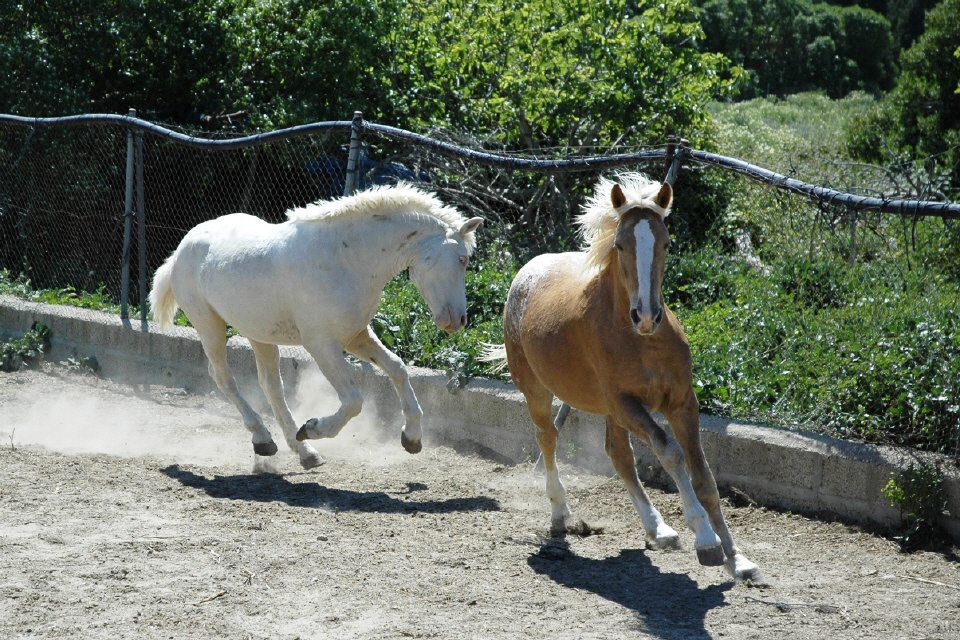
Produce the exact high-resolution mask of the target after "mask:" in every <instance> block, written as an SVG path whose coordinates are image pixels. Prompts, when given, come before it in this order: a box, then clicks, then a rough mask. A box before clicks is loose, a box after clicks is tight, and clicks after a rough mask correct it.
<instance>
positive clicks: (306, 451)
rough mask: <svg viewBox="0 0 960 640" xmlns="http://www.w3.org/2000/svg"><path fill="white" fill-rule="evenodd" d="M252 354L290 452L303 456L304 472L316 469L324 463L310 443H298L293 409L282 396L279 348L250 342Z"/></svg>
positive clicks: (258, 375) (301, 463)
mask: <svg viewBox="0 0 960 640" xmlns="http://www.w3.org/2000/svg"><path fill="white" fill-rule="evenodd" d="M250 346H251V347H252V348H253V355H254V356H256V358H257V378H258V379H259V380H260V387H261V388H262V389H263V393H264V394H265V395H266V396H267V400H268V401H269V402H270V406H271V407H272V408H273V415H274V416H276V418H277V422H279V423H280V428H281V429H283V437H284V439H286V441H287V445H288V446H289V447H290V449H291V450H293V451H295V452H296V453H297V455H298V456H299V457H300V465H301V466H302V467H303V468H304V469H313V468H314V467H319V466H320V465H322V464H323V462H324V460H323V458H322V457H321V456H320V454H319V453H317V450H316V449H314V448H313V446H312V445H311V444H310V443H309V442H299V441H297V424H296V422H294V420H293V416H292V415H291V414H290V408H289V407H288V406H287V401H286V399H285V398H284V397H283V380H282V379H281V378H280V349H279V348H278V347H277V346H276V345H272V344H265V343H262V342H255V341H253V340H250Z"/></svg>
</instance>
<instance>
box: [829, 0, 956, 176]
mask: <svg viewBox="0 0 960 640" xmlns="http://www.w3.org/2000/svg"><path fill="white" fill-rule="evenodd" d="M957 16H960V0H943V2H941V3H940V4H938V5H937V6H936V7H935V8H934V9H932V10H931V11H930V12H929V13H928V14H927V21H926V28H925V30H924V32H923V35H922V36H920V38H919V39H918V40H917V42H916V43H915V44H914V45H913V46H912V47H911V48H910V49H908V50H907V51H905V52H904V53H903V55H902V56H901V66H902V70H901V73H900V78H899V80H898V82H897V86H896V87H895V88H894V89H893V91H891V92H890V94H889V95H888V96H887V97H886V99H885V100H884V101H883V102H881V103H879V104H878V106H877V108H876V109H874V110H873V111H871V112H869V113H867V114H864V116H863V117H861V118H859V119H857V120H856V121H855V122H854V123H853V124H852V125H851V127H850V129H849V133H848V136H847V141H848V146H849V148H850V150H851V153H852V154H853V155H854V156H856V157H859V158H861V159H864V160H867V161H871V162H876V163H879V164H895V165H901V164H903V162H904V161H911V160H912V161H915V162H919V163H920V165H921V166H922V171H923V172H924V174H925V178H926V179H927V180H928V181H929V182H930V183H931V185H932V187H933V189H934V190H936V189H941V190H942V189H943V188H946V189H953V190H955V189H960V92H958V89H960V55H958V51H960V20H958V19H957ZM927 195H930V194H927Z"/></svg>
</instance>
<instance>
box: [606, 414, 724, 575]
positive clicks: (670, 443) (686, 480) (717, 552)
mask: <svg viewBox="0 0 960 640" xmlns="http://www.w3.org/2000/svg"><path fill="white" fill-rule="evenodd" d="M621 405H622V406H621V410H622V411H623V414H622V415H619V416H616V418H617V422H618V423H619V424H622V425H624V426H625V427H627V428H628V429H629V430H630V431H631V432H633V433H634V434H636V435H637V436H639V437H640V438H643V439H644V440H645V441H646V442H647V443H648V444H649V445H650V447H651V448H652V449H653V453H654V454H655V455H656V456H657V459H658V460H659V461H660V464H661V465H663V468H664V469H665V470H666V472H667V473H669V474H670V477H672V478H673V481H674V482H675V483H676V485H677V490H678V491H679V492H680V499H681V501H682V502H683V519H684V520H686V522H687V526H688V527H690V529H691V530H692V531H693V533H694V536H695V540H694V549H696V551H697V559H698V560H699V561H700V564H702V565H705V566H719V565H722V564H723V563H724V553H723V548H722V547H721V545H720V538H719V537H718V536H717V534H716V533H714V531H713V529H712V528H711V526H710V521H709V519H708V515H707V511H706V510H705V509H704V507H703V505H702V504H700V501H699V500H698V499H697V494H696V492H695V491H694V489H693V484H692V483H691V480H690V474H689V473H688V472H687V469H686V466H685V464H684V454H683V449H681V447H680V444H679V443H678V442H677V441H676V440H675V439H674V438H673V437H672V436H670V435H669V434H668V433H667V432H666V431H664V430H663V428H662V427H661V426H660V425H658V424H657V423H656V421H654V419H653V418H652V417H651V416H650V413H649V412H648V411H647V409H646V407H644V406H643V403H642V402H640V401H639V400H638V399H636V398H634V397H631V396H624V397H623V398H621Z"/></svg>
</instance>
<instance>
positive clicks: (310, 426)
mask: <svg viewBox="0 0 960 640" xmlns="http://www.w3.org/2000/svg"><path fill="white" fill-rule="evenodd" d="M303 346H304V347H306V349H307V351H309V352H310V355H311V356H313V359H314V360H316V361H317V366H319V367H320V373H322V374H323V375H324V377H325V378H326V379H327V380H328V381H329V382H330V384H331V386H333V388H334V390H335V391H336V392H337V396H338V397H339V398H340V408H339V409H337V411H336V413H334V414H332V415H329V416H326V417H323V418H310V419H309V420H307V421H306V422H305V423H304V424H303V426H302V427H300V430H299V431H297V440H298V441H300V442H302V441H304V440H308V439H315V438H333V437H335V436H336V435H337V434H338V433H340V431H341V430H342V429H343V427H344V426H345V425H346V424H347V422H349V421H350V420H351V419H352V418H355V417H356V416H357V414H359V413H360V409H362V408H363V396H362V395H361V394H360V387H359V386H358V385H357V383H356V381H355V380H354V378H353V367H351V366H350V364H349V363H348V362H347V361H346V360H344V358H343V347H342V346H341V345H340V344H338V343H335V342H330V343H323V344H309V345H308V344H304V345H303Z"/></svg>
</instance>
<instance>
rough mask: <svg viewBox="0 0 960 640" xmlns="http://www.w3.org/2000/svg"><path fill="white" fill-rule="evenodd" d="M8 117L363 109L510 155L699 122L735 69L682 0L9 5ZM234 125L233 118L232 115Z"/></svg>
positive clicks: (274, 115) (284, 121) (286, 114)
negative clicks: (495, 145) (708, 44)
mask: <svg viewBox="0 0 960 640" xmlns="http://www.w3.org/2000/svg"><path fill="white" fill-rule="evenodd" d="M0 27H2V28H3V32H4V33H5V34H10V37H9V38H7V37H5V38H4V39H3V41H2V42H0V80H2V82H0V111H4V112H10V113H18V114H22V115H31V116H49V115H63V114H67V113H72V112H112V113H125V112H126V110H127V109H128V108H130V107H135V108H137V110H138V112H139V113H140V114H141V115H143V116H145V117H148V118H152V119H157V120H163V121H167V122H176V123H181V124H196V123H198V122H201V121H203V122H207V123H212V124H216V123H217V122H219V121H220V120H218V117H217V116H222V115H224V114H237V113H240V114H243V115H246V116H249V118H250V119H251V120H252V122H253V125H254V126H257V127H259V128H270V127H279V126H289V125H293V124H303V123H306V122H313V121H318V120H339V119H348V118H349V117H350V116H351V115H352V113H353V111H355V110H362V111H363V112H364V114H365V115H366V117H368V118H370V119H377V120H379V121H386V122H389V123H391V124H400V125H405V126H408V127H411V128H421V129H422V128H426V127H432V126H438V125H440V126H447V127H452V128H454V129H455V130H457V131H460V132H465V133H470V134H474V135H483V136H485V137H494V138H499V139H501V140H502V141H503V142H504V144H507V145H510V146H514V147H520V146H523V147H540V146H558V145H560V146H563V145H567V146H569V145H579V144H593V141H595V140H604V141H621V142H622V141H624V140H627V139H636V140H639V141H641V142H649V141H660V140H662V139H663V138H664V136H665V135H667V134H668V133H673V132H677V131H684V132H689V131H691V130H694V131H696V130H703V129H705V128H706V125H707V122H708V115H707V113H706V110H705V108H704V107H705V104H706V102H707V101H708V100H709V99H711V98H713V97H716V96H717V95H723V94H724V92H725V91H726V90H727V89H728V87H729V84H730V81H731V78H730V77H728V75H726V74H725V72H726V65H725V61H724V59H723V57H722V56H720V55H718V54H712V53H707V54H705V53H701V52H699V51H697V50H696V48H695V47H694V46H693V45H694V43H695V42H696V41H697V40H698V39H699V38H700V37H701V35H702V34H701V31H700V26H699V23H698V22H697V20H696V15H695V13H694V12H693V9H692V7H691V4H690V2H689V0H679V1H677V2H670V3H665V4H658V3H655V2H652V1H651V0H640V1H634V0H630V1H628V0H607V1H605V2H599V3H598V2H591V1H587V0H437V1H436V2H428V3H422V2H416V1H413V0H368V1H365V2H362V3H355V2H353V3H348V2H345V1H344V0H331V1H329V2H323V3H315V2H309V1H308V0H293V1H281V0H107V1H106V2H102V1H99V0H97V1H95V0H61V1H58V2H53V1H52V0H37V2H33V3H30V4H16V3H10V2H7V3H3V4H2V6H0ZM233 121H234V122H235V121H236V118H234V119H233Z"/></svg>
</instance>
